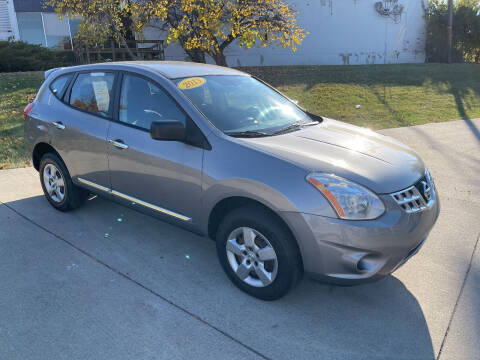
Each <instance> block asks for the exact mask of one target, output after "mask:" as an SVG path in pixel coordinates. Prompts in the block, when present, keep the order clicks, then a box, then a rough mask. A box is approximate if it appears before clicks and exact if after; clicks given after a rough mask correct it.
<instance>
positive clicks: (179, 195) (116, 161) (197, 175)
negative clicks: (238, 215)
mask: <svg viewBox="0 0 480 360" xmlns="http://www.w3.org/2000/svg"><path fill="white" fill-rule="evenodd" d="M162 120H179V121H183V122H184V123H185V124H187V122H188V121H191V120H190V119H189V117H188V115H187V114H186V113H185V112H184V111H183V110H182V109H181V108H180V106H179V105H178V104H177V103H176V101H175V100H173V98H172V97H171V96H170V95H169V94H167V92H166V91H165V90H163V89H162V88H161V87H160V86H159V85H157V84H156V83H154V82H153V81H151V80H150V79H147V78H145V77H142V76H139V75H135V74H132V73H124V74H123V75H122V80H121V90H120V96H119V105H118V117H117V121H114V122H112V124H111V126H110V129H109V133H108V137H107V138H108V142H109V145H108V165H109V174H110V182H111V187H112V192H113V195H115V197H116V198H118V199H121V200H123V201H126V202H128V203H129V204H130V205H133V206H138V207H139V208H143V209H146V210H147V211H148V212H151V213H152V214H156V215H159V216H160V217H162V218H164V219H165V220H174V222H176V223H179V224H183V225H187V227H194V224H195V222H196V220H197V219H198V218H199V212H200V197H201V179H202V176H201V174H202V159H203V151H204V150H203V149H201V148H198V147H195V146H192V145H188V144H185V143H183V142H178V141H160V140H153V139H152V138H151V137H150V124H151V122H152V121H162Z"/></svg>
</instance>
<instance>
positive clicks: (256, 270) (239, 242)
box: [226, 227, 278, 287]
mask: <svg viewBox="0 0 480 360" xmlns="http://www.w3.org/2000/svg"><path fill="white" fill-rule="evenodd" d="M226 252H227V258H228V262H229V264H230V266H231V268H232V270H233V271H234V272H235V274H236V275H237V276H238V277H239V278H240V279H241V280H242V281H243V282H245V283H247V284H248V285H251V286H254V287H265V286H268V285H270V284H271V283H272V282H273V281H274V280H275V278H276V276H277V272H278V259H277V254H276V252H275V249H274V248H273V246H272V245H271V244H270V242H269V241H268V239H267V238H266V237H265V236H264V235H263V234H261V233H260V232H259V231H257V230H255V229H253V228H250V227H240V228H237V229H235V230H233V231H232V232H231V233H230V235H229V236H228V240H227V242H226Z"/></svg>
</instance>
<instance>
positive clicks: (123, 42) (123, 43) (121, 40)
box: [118, 33, 138, 60]
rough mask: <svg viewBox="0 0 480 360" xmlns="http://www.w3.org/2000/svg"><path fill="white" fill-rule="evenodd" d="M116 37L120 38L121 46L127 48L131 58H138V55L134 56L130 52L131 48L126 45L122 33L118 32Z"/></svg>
mask: <svg viewBox="0 0 480 360" xmlns="http://www.w3.org/2000/svg"><path fill="white" fill-rule="evenodd" d="M118 37H119V38H120V42H121V43H122V45H123V46H125V48H126V49H127V52H128V55H130V57H131V58H132V60H138V57H137V56H135V54H134V53H133V52H132V50H131V49H130V48H129V47H128V44H127V41H126V40H125V38H124V37H123V35H122V34H120V33H118Z"/></svg>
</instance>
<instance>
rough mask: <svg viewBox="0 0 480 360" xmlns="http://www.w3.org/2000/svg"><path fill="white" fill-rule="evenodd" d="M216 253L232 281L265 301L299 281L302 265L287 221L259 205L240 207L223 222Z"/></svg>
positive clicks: (286, 291) (284, 291)
mask: <svg viewBox="0 0 480 360" xmlns="http://www.w3.org/2000/svg"><path fill="white" fill-rule="evenodd" d="M216 244H217V254H218V257H219V260H220V263H221V265H222V267H223V269H224V271H225V272H226V274H227V275H228V277H229V278H230V280H232V282H233V283H234V284H235V285H236V286H237V287H238V288H240V289H241V290H243V291H245V292H246V293H248V294H250V295H252V296H254V297H257V298H259V299H263V300H276V299H278V298H280V297H282V296H284V295H285V294H287V293H288V291H289V290H290V289H291V288H292V287H293V286H294V285H296V284H297V283H298V280H299V279H300V278H301V273H302V266H301V259H300V254H299V251H298V248H297V245H296V243H295V239H294V238H293V237H292V235H291V234H290V231H289V230H288V229H287V228H286V226H285V224H283V222H282V221H281V220H280V219H278V218H277V217H275V216H274V215H273V214H270V213H269V212H268V211H266V210H265V209H262V208H261V207H257V206H246V207H242V208H238V209H235V210H233V211H232V212H231V213H229V214H228V215H227V216H226V217H225V218H224V219H223V221H222V222H221V224H220V226H219V229H218V232H217V241H216Z"/></svg>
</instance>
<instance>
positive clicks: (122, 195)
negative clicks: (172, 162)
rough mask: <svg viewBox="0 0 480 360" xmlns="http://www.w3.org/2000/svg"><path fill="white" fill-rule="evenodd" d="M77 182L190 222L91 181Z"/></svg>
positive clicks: (187, 219)
mask: <svg viewBox="0 0 480 360" xmlns="http://www.w3.org/2000/svg"><path fill="white" fill-rule="evenodd" d="M77 180H78V181H79V182H80V183H82V184H85V185H87V186H90V187H92V188H94V189H97V190H101V191H103V192H108V193H110V194H112V195H114V196H118V197H120V198H122V199H125V200H128V201H131V202H132V203H135V204H139V205H142V206H144V207H147V208H149V209H152V210H155V211H158V212H160V213H162V214H166V215H169V216H172V217H174V218H177V219H180V220H183V221H191V220H192V219H191V218H189V217H188V216H185V215H182V214H178V213H176V212H174V211H171V210H168V209H164V208H162V207H160V206H157V205H153V204H151V203H149V202H146V201H143V200H140V199H137V198H135V197H133V196H129V195H126V194H123V193H121V192H118V191H115V190H112V189H110V188H107V187H105V186H102V185H98V184H96V183H94V182H91V181H88V180H85V179H82V178H80V177H79V178H77Z"/></svg>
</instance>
